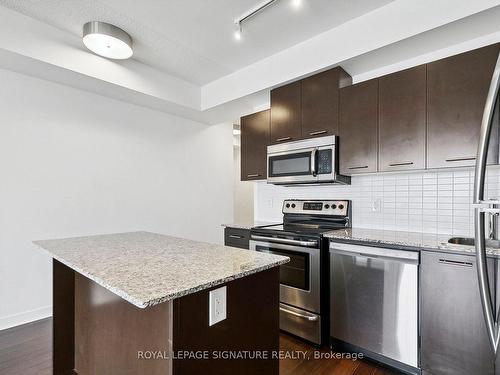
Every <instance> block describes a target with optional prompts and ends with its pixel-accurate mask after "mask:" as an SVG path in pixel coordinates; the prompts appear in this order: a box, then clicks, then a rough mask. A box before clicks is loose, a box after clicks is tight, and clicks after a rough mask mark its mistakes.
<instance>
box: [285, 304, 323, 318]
mask: <svg viewBox="0 0 500 375" xmlns="http://www.w3.org/2000/svg"><path fill="white" fill-rule="evenodd" d="M280 311H283V312H284V313H287V314H290V315H293V316H296V317H298V318H302V319H306V320H309V321H310V322H315V321H317V320H318V317H317V316H308V315H304V314H301V313H298V312H295V311H292V310H288V309H285V308H284V307H281V306H280Z"/></svg>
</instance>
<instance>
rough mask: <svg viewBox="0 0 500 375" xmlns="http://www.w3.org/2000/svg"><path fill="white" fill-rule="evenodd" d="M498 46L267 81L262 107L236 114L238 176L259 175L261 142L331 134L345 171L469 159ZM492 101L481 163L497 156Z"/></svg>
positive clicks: (459, 163) (460, 163) (263, 168)
mask: <svg viewBox="0 0 500 375" xmlns="http://www.w3.org/2000/svg"><path fill="white" fill-rule="evenodd" d="M499 50H500V45H499V44H495V45H491V46H487V47H484V48H480V49H476V50H473V51H469V52H466V53H462V54H460V55H456V56H451V57H449V58H445V59H442V60H438V61H435V62H432V63H429V64H425V65H421V66H417V67H414V68H411V69H407V70H404V71H400V72H396V73H393V74H389V75H387V76H383V77H380V78H377V79H372V80H369V81H365V82H361V83H358V84H355V85H351V77H350V76H349V74H347V73H346V72H345V71H344V70H343V69H342V68H340V67H337V68H333V69H330V70H327V71H325V72H322V73H319V74H316V75H313V76H311V77H308V78H305V79H303V80H301V81H297V82H293V83H290V84H287V85H285V86H282V87H278V88H276V89H273V90H272V91H271V110H270V113H267V112H259V113H258V114H254V115H250V116H245V117H243V118H242V139H241V143H242V158H241V160H242V161H241V163H242V164H241V165H242V168H241V170H242V180H251V179H264V178H266V173H267V165H266V163H267V161H266V146H267V145H268V144H276V143H281V142H288V141H295V140H299V139H304V138H311V137H320V136H324V135H332V134H336V135H338V136H339V139H338V150H339V172H340V173H341V174H345V175H352V174H356V173H366V172H377V171H397V170H413V169H431V168H443V167H464V166H471V165H474V164H475V155H476V152H477V144H478V140H479V131H480V127H481V119H482V114H483V110H484V104H485V100H486V95H487V93H488V89H489V85H490V81H491V77H492V74H493V70H494V67H495V63H496V60H497V57H498V52H499ZM499 108H500V104H499V102H498V101H497V103H496V112H495V114H494V118H493V121H494V126H493V128H492V129H493V130H492V131H493V134H492V136H491V142H490V145H489V149H488V150H489V153H488V163H489V164H498V163H499V145H500V142H499V133H500V132H499V126H500V125H499V124H500V115H499V112H500V110H499ZM266 121H268V123H269V124H270V125H268V126H267V125H265V122H266ZM266 131H267V133H266Z"/></svg>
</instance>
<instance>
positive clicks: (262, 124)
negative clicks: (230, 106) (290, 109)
mask: <svg viewBox="0 0 500 375" xmlns="http://www.w3.org/2000/svg"><path fill="white" fill-rule="evenodd" d="M269 125H270V111H269V110H266V111H261V112H257V113H253V114H251V115H248V116H243V117H242V118H241V180H242V181H247V180H263V179H266V178H267V145H268V144H269Z"/></svg>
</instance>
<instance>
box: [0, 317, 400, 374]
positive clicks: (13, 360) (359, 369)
mask: <svg viewBox="0 0 500 375" xmlns="http://www.w3.org/2000/svg"><path fill="white" fill-rule="evenodd" d="M51 331H52V320H51V319H44V320H40V321H38V322H34V323H29V324H25V325H22V326H19V327H14V328H10V329H7V330H3V331H0V374H2V375H52V355H51V334H52V333H51ZM280 346H281V350H282V351H284V352H285V353H297V352H302V353H303V352H307V354H306V355H305V356H304V357H310V359H306V358H304V357H303V356H302V355H301V356H300V358H298V359H292V358H287V359H282V360H281V362H280V375H394V374H396V373H395V372H393V371H390V370H388V369H385V368H382V367H379V366H377V365H375V364H373V363H370V362H367V361H363V360H357V361H352V360H348V359H313V358H314V351H315V350H317V349H315V348H313V347H312V346H310V345H307V344H306V343H304V342H302V341H300V340H298V339H296V338H294V337H291V336H288V335H285V334H282V335H281V337H280ZM319 351H320V352H322V353H329V352H330V350H329V349H328V348H323V349H320V350H319Z"/></svg>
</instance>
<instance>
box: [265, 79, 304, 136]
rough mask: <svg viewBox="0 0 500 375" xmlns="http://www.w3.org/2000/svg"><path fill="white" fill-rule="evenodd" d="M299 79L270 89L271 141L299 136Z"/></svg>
mask: <svg viewBox="0 0 500 375" xmlns="http://www.w3.org/2000/svg"><path fill="white" fill-rule="evenodd" d="M300 96H301V81H297V82H292V83H289V84H288V85H285V86H281V87H278V88H275V89H274V90H272V91H271V143H281V142H288V141H296V140H298V139H300V138H301V100H300Z"/></svg>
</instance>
